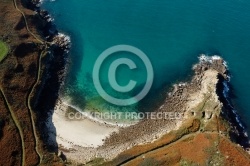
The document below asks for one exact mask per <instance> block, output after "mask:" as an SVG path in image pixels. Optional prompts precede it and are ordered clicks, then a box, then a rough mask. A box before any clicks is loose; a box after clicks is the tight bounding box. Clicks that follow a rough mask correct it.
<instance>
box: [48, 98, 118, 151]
mask: <svg viewBox="0 0 250 166" xmlns="http://www.w3.org/2000/svg"><path fill="white" fill-rule="evenodd" d="M67 107H68V106H67V105H66V104H63V103H62V102H59V103H58V104H57V106H56V107H55V110H54V113H53V115H52V117H51V118H52V124H48V125H51V126H52V125H53V126H54V127H55V130H56V131H55V132H51V134H54V135H51V137H54V136H55V135H56V141H57V143H58V145H59V146H61V147H63V148H67V149H70V148H73V146H81V147H98V146H101V145H102V144H103V140H104V139H105V138H106V137H108V136H109V135H110V134H111V133H113V132H117V131H118V130H119V127H118V126H111V125H105V124H103V123H98V122H97V121H93V120H91V119H89V118H87V117H86V118H81V119H69V118H68V117H67V116H65V113H66V110H67ZM51 128H52V127H51Z"/></svg>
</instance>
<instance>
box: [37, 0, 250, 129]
mask: <svg viewBox="0 0 250 166" xmlns="http://www.w3.org/2000/svg"><path fill="white" fill-rule="evenodd" d="M42 8H44V9H46V10H48V11H49V12H50V14H51V15H52V17H53V18H54V22H55V24H56V25H57V28H58V29H59V30H60V31H61V32H63V33H65V34H67V35H69V36H70V37H71V42H72V49H71V51H70V59H71V65H70V71H69V73H68V75H67V78H66V83H65V85H64V88H63V92H62V94H63V96H64V97H65V99H66V100H68V102H69V103H70V104H72V105H75V106H77V107H79V108H80V109H84V108H92V109H96V110H108V111H116V110H122V111H124V110H129V111H133V110H138V109H140V108H141V105H143V104H141V103H143V102H144V103H147V104H145V105H147V107H150V103H151V102H152V103H153V102H155V99H156V98H157V97H159V94H160V92H161V91H162V88H163V87H168V86H170V85H171V84H172V83H175V82H176V81H185V80H186V79H187V78H188V76H190V74H191V68H192V65H193V64H194V63H197V62H198V59H197V57H198V55H199V54H200V53H205V54H208V55H213V54H218V55H220V56H222V57H223V58H224V59H225V60H226V61H227V62H228V66H229V69H230V72H231V74H232V76H231V84H232V90H233V94H234V95H235V97H234V99H233V101H234V104H235V106H236V108H237V111H238V113H239V114H240V115H241V117H242V119H243V121H244V122H245V123H246V124H247V125H248V126H250V121H249V120H248V119H249V118H250V102H249V99H250V88H249V81H250V74H249V71H250V65H249V63H250V10H249V9H250V1H248V0H220V1H218V0H175V1H172V0H158V1H155V0H136V1H132V0H120V1H118V0H71V1H69V0H56V1H49V0H45V1H44V2H43V4H42ZM118 44H127V45H132V46H135V47H137V48H139V49H141V50H142V51H143V52H144V53H145V54H146V55H147V56H148V58H149V59H150V60H151V62H152V65H153V68H154V73H155V78H154V83H153V87H152V89H151V91H150V92H149V95H148V96H147V98H146V99H145V100H144V101H143V100H142V101H141V102H139V104H135V105H132V106H130V107H119V108H118V107H115V106H113V105H112V104H108V103H107V102H105V101H104V100H103V99H102V98H101V97H100V96H99V95H98V94H97V92H96V90H95V88H94V86H93V81H92V69H93V65H94V63H95V60H96V59H97V57H98V56H99V55H100V54H101V53H102V52H103V51H104V50H106V49H107V48H109V47H111V46H114V45H118ZM119 56H120V57H124V56H125V57H130V58H132V59H133V60H134V61H135V62H136V63H138V64H139V65H138V69H137V70H136V71H135V72H133V73H131V70H129V69H128V67H127V66H121V67H120V68H119V74H118V75H117V82H118V83H119V84H120V85H126V84H127V83H128V81H129V80H130V79H134V80H137V85H136V89H135V90H134V91H132V92H131V93H127V94H125V95H120V94H116V92H114V91H113V90H112V88H111V87H110V85H109V83H108V80H107V77H105V76H107V72H108V70H107V68H108V66H109V65H110V64H111V62H112V61H113V60H114V59H115V58H117V57H119ZM140 63H141V61H140V59H138V58H136V56H133V55H132V54H129V53H124V52H123V53H120V54H114V56H111V57H110V58H109V59H107V61H106V63H105V64H104V65H103V67H102V73H101V76H100V77H101V82H102V83H103V87H104V89H105V90H106V91H107V92H108V93H109V94H112V95H117V97H121V98H127V97H130V96H132V95H133V94H135V93H137V92H138V91H140V90H141V88H142V85H143V84H144V83H145V80H146V77H145V68H143V64H140ZM159 98H160V97H159ZM150 101H151V102H150ZM152 105H153V104H152ZM144 109H145V108H144Z"/></svg>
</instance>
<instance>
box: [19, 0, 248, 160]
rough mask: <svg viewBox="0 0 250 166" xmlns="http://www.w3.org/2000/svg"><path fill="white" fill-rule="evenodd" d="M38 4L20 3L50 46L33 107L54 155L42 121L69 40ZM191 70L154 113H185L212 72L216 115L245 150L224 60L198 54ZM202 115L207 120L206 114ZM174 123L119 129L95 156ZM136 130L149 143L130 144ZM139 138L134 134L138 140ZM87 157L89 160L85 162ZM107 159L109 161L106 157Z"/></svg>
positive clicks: (55, 89) (56, 87)
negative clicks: (190, 98) (189, 76)
mask: <svg viewBox="0 0 250 166" xmlns="http://www.w3.org/2000/svg"><path fill="white" fill-rule="evenodd" d="M39 3H40V1H39V0H22V4H23V5H24V6H25V7H27V8H29V9H31V10H33V11H36V12H37V22H39V23H38V26H37V29H38V31H40V32H41V36H43V38H44V40H46V42H47V43H49V44H50V47H49V49H48V50H47V54H49V56H48V58H45V59H44V60H43V63H44V64H45V65H43V69H44V70H43V77H42V80H41V83H40V84H39V87H38V88H37V91H36V95H35V96H36V97H35V100H34V103H35V104H34V108H36V115H37V122H39V124H38V126H39V127H38V128H39V131H40V134H41V138H42V140H43V141H44V143H45V146H44V147H45V148H46V149H47V150H49V151H51V152H58V146H57V145H55V146H49V147H47V146H46V140H48V137H49V136H48V135H47V134H46V132H45V131H46V130H47V128H46V127H45V126H46V125H45V121H46V119H47V117H48V112H49V111H50V110H54V107H55V104H56V102H57V100H58V97H59V91H60V86H61V84H62V83H63V81H64V77H65V74H66V70H67V53H68V51H69V48H70V44H69V42H70V40H69V38H68V37H67V36H65V35H62V34H60V33H59V32H58V31H57V29H56V26H55V25H54V23H53V21H52V18H51V17H50V16H49V13H48V12H47V11H44V10H41V9H40V8H39ZM44 49H45V48H44ZM193 69H194V73H195V74H194V77H193V79H192V81H191V83H180V84H176V85H175V86H174V88H173V91H171V92H169V96H168V97H167V99H166V101H165V102H166V105H165V106H164V105H163V106H162V107H161V108H159V110H157V111H163V110H164V111H170V110H171V111H173V110H179V111H180V112H181V113H183V114H185V112H186V109H185V107H183V106H184V104H185V103H186V102H187V100H188V94H191V93H194V92H195V91H196V90H197V89H201V88H202V85H201V84H202V81H203V80H202V78H203V76H204V72H205V71H208V70H211V69H212V70H216V71H217V72H218V73H219V75H218V80H219V81H218V84H217V88H216V93H217V95H218V98H219V101H220V102H221V103H222V107H221V108H222V111H221V112H220V116H221V117H222V118H224V119H225V120H226V121H227V122H228V123H229V125H230V130H229V134H230V138H231V139H232V140H233V141H234V142H235V143H237V144H239V145H241V146H242V147H243V148H245V149H247V148H249V147H250V145H249V137H248V135H247V134H246V131H245V128H244V125H242V122H241V120H240V118H239V115H237V112H236V111H235V109H234V107H233V106H232V103H231V101H230V95H229V92H228V91H229V90H228V87H229V86H228V85H229V77H228V76H229V71H228V69H227V67H226V65H225V61H224V60H223V59H221V58H220V57H218V56H213V57H212V58H209V57H206V56H205V55H202V56H200V62H199V63H198V64H197V65H195V66H194V68H193ZM168 103H170V104H168ZM52 112H53V111H52ZM204 116H207V117H209V115H207V114H205V115H204ZM176 124H177V121H169V122H167V123H166V121H157V122H156V121H154V122H152V121H148V120H144V121H142V122H140V123H139V124H138V125H137V126H131V127H128V128H124V129H122V130H121V131H120V132H119V134H117V133H114V134H113V135H111V136H110V137H108V138H107V139H106V140H105V144H104V145H103V146H102V147H99V148H98V149H96V150H97V151H99V153H98V155H100V157H103V156H102V155H101V154H100V152H107V149H108V150H109V149H110V148H114V147H116V146H118V145H120V144H123V143H124V141H125V145H126V146H127V147H126V148H128V147H130V148H132V147H133V146H135V145H138V144H141V143H147V142H151V141H152V140H154V139H158V138H159V137H160V136H162V135H163V133H164V132H166V130H161V129H160V128H162V127H163V126H167V125H169V126H172V127H170V128H172V129H176ZM147 127H148V128H147ZM138 129H139V130H140V131H142V133H140V134H141V135H143V134H144V135H145V136H146V137H147V138H148V137H150V139H149V140H150V141H149V140H146V139H145V140H146V142H145V140H144V141H142V140H143V139H144V138H142V139H138V140H135V141H134V140H133V138H132V137H135V133H136V132H137V131H138ZM142 129H143V130H142ZM144 129H145V130H144ZM159 130H160V131H161V132H160V134H158V135H157V133H155V132H154V131H157V132H158V131H159ZM169 130H170V129H169ZM152 133H154V134H152ZM158 133H159V132H158ZM150 134H151V135H152V137H151V136H150ZM141 135H138V137H140V136H141ZM156 135H157V136H156ZM121 137H122V139H121ZM131 140H132V141H131ZM80 149H81V148H80ZM82 150H83V149H81V150H80V152H81V151H82ZM84 150H86V149H84ZM89 150H90V151H91V152H92V153H93V152H95V154H96V151H95V150H93V149H91V148H87V151H86V152H89ZM124 150H125V149H124V147H122V148H121V149H119V150H118V151H119V152H120V153H121V152H122V151H124ZM118 151H113V153H114V154H116V155H117V152H118ZM98 155H97V156H98ZM69 156H70V154H69ZM112 157H114V156H112ZM90 158H91V157H89V159H90ZM107 158H109V156H108V157H107Z"/></svg>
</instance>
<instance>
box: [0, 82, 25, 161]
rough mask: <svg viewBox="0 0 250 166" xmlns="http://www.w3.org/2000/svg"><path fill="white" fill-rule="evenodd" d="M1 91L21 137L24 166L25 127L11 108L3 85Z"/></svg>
mask: <svg viewBox="0 0 250 166" xmlns="http://www.w3.org/2000/svg"><path fill="white" fill-rule="evenodd" d="M0 93H1V95H2V96H3V99H4V103H5V105H6V107H7V109H8V110H9V112H10V114H11V118H12V119H13V121H14V123H15V125H16V127H17V129H18V132H19V135H20V137H21V143H22V161H21V163H22V166H25V144H24V135H23V129H22V127H21V125H20V123H19V121H18V119H17V117H16V115H15V113H14V111H13V110H12V109H11V107H10V104H9V102H8V100H7V98H6V96H5V94H4V91H3V89H2V87H1V86H0Z"/></svg>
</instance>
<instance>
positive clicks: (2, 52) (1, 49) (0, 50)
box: [0, 41, 9, 62]
mask: <svg viewBox="0 0 250 166" xmlns="http://www.w3.org/2000/svg"><path fill="white" fill-rule="evenodd" d="M8 51H9V49H8V46H7V45H6V44H5V43H4V42H2V41H0V62H1V61H2V60H3V59H4V57H5V56H6V55H7V53H8Z"/></svg>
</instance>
